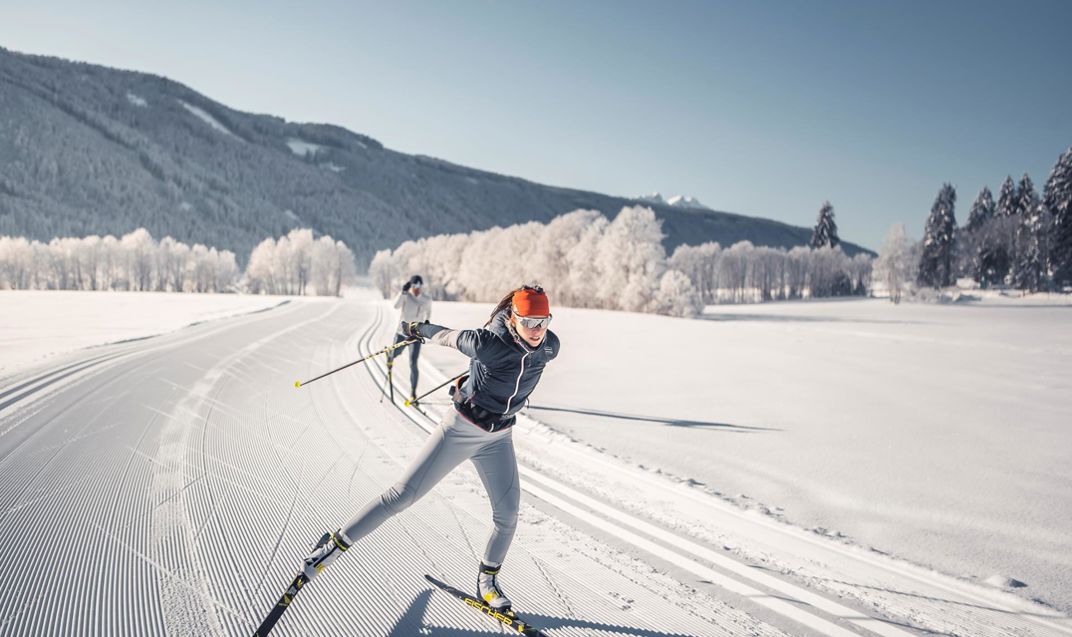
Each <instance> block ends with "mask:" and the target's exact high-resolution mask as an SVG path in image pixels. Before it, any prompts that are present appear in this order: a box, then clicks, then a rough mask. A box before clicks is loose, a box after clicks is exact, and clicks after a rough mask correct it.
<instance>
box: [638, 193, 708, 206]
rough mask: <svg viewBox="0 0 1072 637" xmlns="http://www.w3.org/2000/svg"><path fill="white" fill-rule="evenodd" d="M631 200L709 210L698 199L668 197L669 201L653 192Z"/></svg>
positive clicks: (677, 196)
mask: <svg viewBox="0 0 1072 637" xmlns="http://www.w3.org/2000/svg"><path fill="white" fill-rule="evenodd" d="M633 199H635V200H636V201H644V202H647V203H654V204H659V205H662V206H674V207H675V208H694V209H697V210H710V208H708V207H707V206H705V205H703V204H702V203H700V200H699V199H696V198H695V197H689V196H686V195H675V196H673V197H670V198H669V199H663V196H662V195H661V194H659V193H657V192H653V193H651V194H650V195H643V196H640V197H633Z"/></svg>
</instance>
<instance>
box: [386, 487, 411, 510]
mask: <svg viewBox="0 0 1072 637" xmlns="http://www.w3.org/2000/svg"><path fill="white" fill-rule="evenodd" d="M380 499H381V500H382V501H383V505H384V506H385V507H387V510H388V511H390V512H391V513H400V512H402V511H404V510H405V509H408V508H409V506H410V505H411V504H413V503H414V502H416V501H417V493H416V491H414V489H412V488H410V487H409V485H405V484H396V485H395V486H393V487H391V488H390V489H388V490H387V491H384V493H383V495H382V496H381V497H380Z"/></svg>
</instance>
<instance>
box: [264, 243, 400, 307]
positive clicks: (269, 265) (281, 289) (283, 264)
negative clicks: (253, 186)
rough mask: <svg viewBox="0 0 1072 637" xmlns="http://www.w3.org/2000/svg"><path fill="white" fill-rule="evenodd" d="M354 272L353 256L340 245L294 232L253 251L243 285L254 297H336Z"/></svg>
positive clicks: (343, 245)
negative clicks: (263, 295) (259, 295)
mask: <svg viewBox="0 0 1072 637" xmlns="http://www.w3.org/2000/svg"><path fill="white" fill-rule="evenodd" d="M381 262H382V260H381ZM378 267H380V266H378ZM355 271H356V266H355V264H354V256H353V253H352V252H351V251H350V250H349V248H347V246H346V245H345V244H343V243H342V242H341V241H335V240H334V239H332V238H331V237H330V236H327V235H325V236H323V237H321V238H320V239H319V240H318V241H313V233H312V231H311V230H309V229H308V228H295V229H294V230H291V231H290V232H289V233H287V234H286V235H285V236H282V237H280V238H279V239H278V240H276V239H272V238H271V237H269V238H267V239H265V240H264V241H261V242H260V243H259V244H258V245H257V247H255V248H254V249H253V252H251V253H250V255H249V262H248V264H247V266H246V285H247V287H248V288H249V290H250V292H253V293H255V294H297V295H305V294H310V293H315V294H318V295H320V296H327V295H338V294H340V293H341V288H342V286H343V285H344V284H346V283H347V282H349V281H350V279H351V278H352V277H353V276H354V272H355ZM310 283H312V288H310V285H309V284H310Z"/></svg>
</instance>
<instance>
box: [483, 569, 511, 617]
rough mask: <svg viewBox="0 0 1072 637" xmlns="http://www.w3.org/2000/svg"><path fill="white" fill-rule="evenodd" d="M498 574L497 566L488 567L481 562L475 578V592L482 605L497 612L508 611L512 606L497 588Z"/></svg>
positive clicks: (508, 599)
mask: <svg viewBox="0 0 1072 637" xmlns="http://www.w3.org/2000/svg"><path fill="white" fill-rule="evenodd" d="M498 574H499V567H498V566H488V565H487V564H484V563H483V562H481V564H480V574H479V575H478V576H477V578H476V592H477V595H479V596H480V599H482V600H484V603H485V604H487V605H488V606H490V607H491V608H493V609H495V610H497V611H503V612H505V611H508V610H510V607H511V606H512V605H513V604H512V603H511V602H510V598H509V597H507V596H506V595H504V594H503V592H502V589H501V588H499V582H498V580H497V579H496V576H497V575H498Z"/></svg>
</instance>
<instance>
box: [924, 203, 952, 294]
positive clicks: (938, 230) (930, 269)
mask: <svg viewBox="0 0 1072 637" xmlns="http://www.w3.org/2000/svg"><path fill="white" fill-rule="evenodd" d="M956 203H957V191H956V189H955V188H953V186H952V185H951V184H942V188H941V189H940V190H939V191H938V196H937V197H936V198H935V200H934V205H933V206H931V215H930V217H929V218H928V219H927V228H926V231H925V232H924V235H923V250H922V253H921V254H920V259H919V277H918V281H919V284H920V285H929V286H931V287H935V288H940V287H944V286H947V285H951V284H952V283H953V241H954V238H955V233H956V228H957V221H956V217H955V214H954V207H955V206H956Z"/></svg>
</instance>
